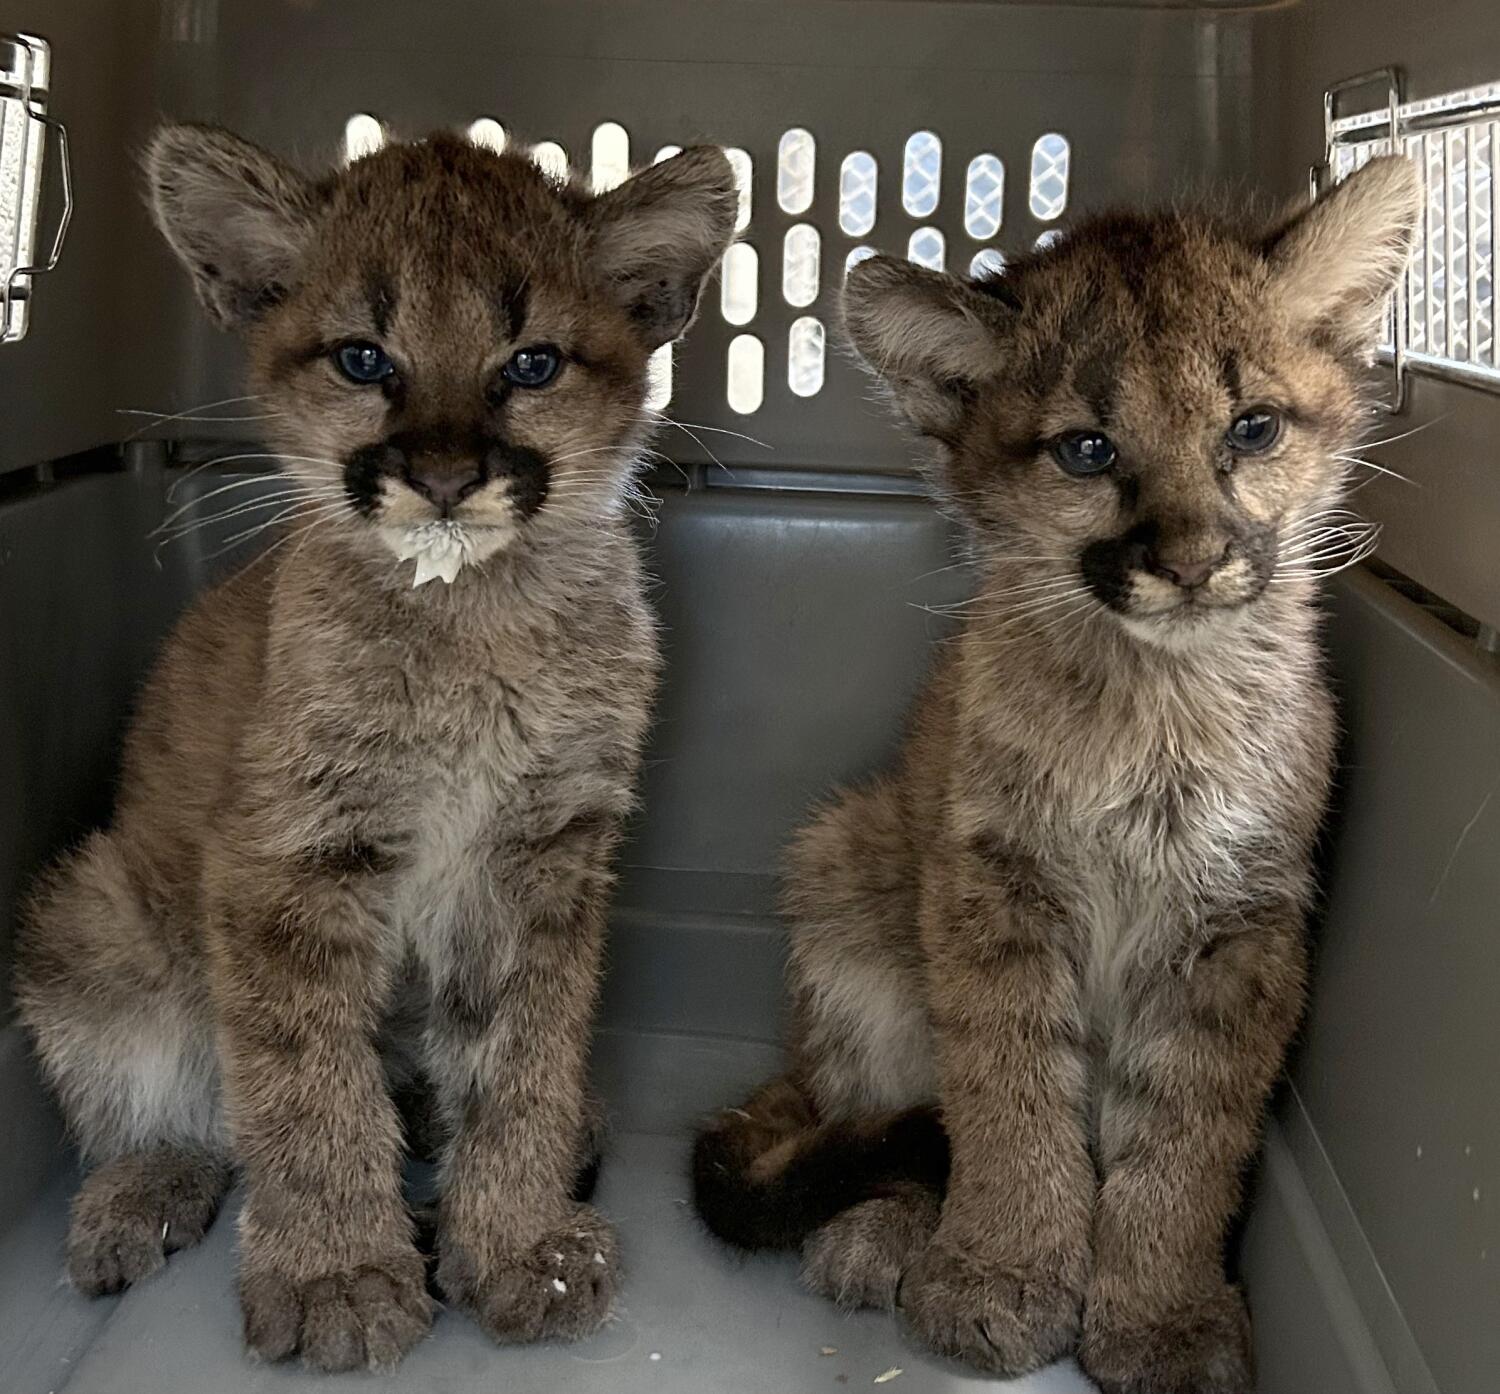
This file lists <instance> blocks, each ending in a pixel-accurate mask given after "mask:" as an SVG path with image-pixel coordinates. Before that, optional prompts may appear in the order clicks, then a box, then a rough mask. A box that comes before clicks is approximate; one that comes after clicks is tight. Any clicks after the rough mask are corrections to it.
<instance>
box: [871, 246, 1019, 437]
mask: <svg viewBox="0 0 1500 1394" xmlns="http://www.w3.org/2000/svg"><path fill="white" fill-rule="evenodd" d="M986 284H989V285H991V286H992V289H991V290H989V291H982V290H977V289H975V287H974V286H973V285H972V284H971V283H969V282H966V281H960V280H959V279H958V278H957V277H956V276H949V275H946V274H944V273H943V272H941V271H929V270H927V269H926V268H924V267H920V266H913V265H912V264H911V263H910V262H907V261H901V260H899V259H897V258H896V257H888V256H874V257H867V258H866V259H865V260H864V261H861V262H859V263H858V264H857V265H856V266H855V267H854V268H853V269H852V270H851V271H850V272H849V275H848V277H847V278H846V279H845V281H844V296H843V312H844V330H845V333H846V334H847V335H848V338H849V341H850V342H851V343H852V344H853V345H854V347H855V349H856V350H857V351H858V353H859V356H860V357H861V358H863V359H864V360H865V363H866V364H867V365H868V366H869V368H870V370H871V371H872V372H873V373H874V374H875V376H876V377H878V378H879V379H880V380H881V381H882V382H883V383H885V385H886V386H887V387H889V388H890V390H891V392H892V394H893V395H894V396H895V398H896V403H897V405H898V406H899V407H900V408H901V410H902V411H903V412H904V413H905V414H906V416H907V417H908V418H909V419H910V420H911V422H912V424H913V425H914V426H916V427H917V428H918V429H919V430H921V431H924V432H926V433H928V434H930V435H935V436H938V437H943V436H945V435H947V434H949V433H950V432H951V431H952V430H953V429H954V428H955V427H956V426H957V424H958V421H959V418H960V416H961V414H962V409H963V401H964V398H965V396H966V395H967V394H968V392H969V390H970V389H971V388H972V387H973V385H974V384H975V383H977V382H980V381H982V380H983V379H984V378H986V377H989V376H991V375H992V374H993V373H994V372H996V371H997V370H998V368H999V366H1000V351H1001V342H1002V339H1003V337H1004V335H1005V333H1006V332H1007V330H1008V328H1009V325H1010V322H1011V320H1012V319H1013V317H1014V306H1013V303H1012V302H1011V301H1010V300H1009V299H1008V297H1006V296H1004V295H1003V294H1002V293H1001V290H1002V287H1001V285H1000V283H999V281H994V282H987V283H986Z"/></svg>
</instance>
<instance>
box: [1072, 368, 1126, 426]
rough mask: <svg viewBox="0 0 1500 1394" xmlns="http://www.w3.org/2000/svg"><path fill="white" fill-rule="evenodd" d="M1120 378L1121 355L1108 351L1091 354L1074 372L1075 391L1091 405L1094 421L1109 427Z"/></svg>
mask: <svg viewBox="0 0 1500 1394" xmlns="http://www.w3.org/2000/svg"><path fill="white" fill-rule="evenodd" d="M1119 378H1120V355H1119V354H1118V353H1111V352H1108V351H1106V350H1103V349H1101V350H1099V351H1097V352H1095V353H1091V354H1089V355H1088V356H1087V357H1086V358H1084V359H1083V360H1082V361H1081V362H1080V363H1079V364H1078V366H1077V367H1076V368H1075V369H1074V370H1073V390H1074V391H1075V392H1077V393H1078V395H1079V396H1080V397H1082V398H1083V400H1084V401H1085V402H1087V403H1088V405H1089V410H1090V411H1092V412H1093V413H1094V419H1095V420H1096V421H1097V422H1098V423H1099V424H1100V425H1101V426H1107V425H1109V423H1110V421H1111V419H1112V418H1113V416H1114V410H1115V388H1116V386H1117V385H1118V383H1119Z"/></svg>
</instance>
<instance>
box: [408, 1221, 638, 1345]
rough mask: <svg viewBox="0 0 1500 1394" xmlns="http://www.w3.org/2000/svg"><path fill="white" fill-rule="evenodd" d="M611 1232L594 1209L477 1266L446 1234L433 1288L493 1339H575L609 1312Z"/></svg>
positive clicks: (615, 1256) (615, 1257) (614, 1259)
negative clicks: (498, 1259) (525, 1245)
mask: <svg viewBox="0 0 1500 1394" xmlns="http://www.w3.org/2000/svg"><path fill="white" fill-rule="evenodd" d="M619 1266H620V1259H619V1246H618V1244H617V1243H616V1241H615V1235H614V1231H613V1230H612V1229H611V1228H610V1227H609V1224H608V1223H607V1222H606V1220H605V1219H604V1217H603V1216H602V1215H600V1214H599V1212H598V1211H597V1210H595V1209H593V1207H592V1206H588V1205H580V1206H577V1207H575V1209H574V1211H573V1213H572V1216H571V1218H570V1219H569V1220H568V1221H567V1222H566V1223H564V1224H563V1225H561V1226H560V1227H559V1228H557V1229H555V1230H553V1231H552V1232H551V1233H550V1234H545V1235H543V1236H542V1238H541V1239H539V1240H537V1242H536V1243H535V1244H533V1245H532V1246H531V1248H530V1249H528V1250H526V1251H525V1252H523V1253H520V1254H517V1255H515V1256H514V1257H511V1258H508V1259H505V1260H502V1261H501V1262H499V1263H492V1264H489V1265H488V1266H486V1267H484V1268H481V1267H480V1266H479V1265H478V1264H477V1263H476V1262H475V1260H474V1256H473V1253H472V1251H471V1250H470V1249H468V1248H466V1247H465V1245H464V1243H463V1241H462V1239H461V1238H457V1237H449V1236H444V1238H443V1240H442V1257H441V1259H440V1260H439V1262H438V1272H437V1280H438V1286H439V1287H440V1288H442V1290H443V1292H444V1294H445V1295H446V1296H447V1297H448V1298H449V1300H450V1301H452V1302H453V1303H454V1304H456V1305H457V1306H460V1307H462V1308H464V1310H466V1311H467V1312H469V1313H470V1314H471V1315H472V1316H473V1317H474V1319H475V1320H476V1321H477V1322H478V1323H479V1324H480V1325H481V1326H482V1327H483V1328H484V1329H485V1330H486V1331H487V1332H489V1334H490V1335H491V1336H492V1337H493V1338H494V1339H495V1340H497V1341H499V1342H501V1343H502V1344H506V1345H510V1344H514V1343H517V1342H522V1341H540V1340H545V1339H546V1338H548V1337H556V1338H559V1339H561V1340H565V1341H576V1340H578V1339H579V1338H580V1337H583V1336H588V1335H590V1334H591V1333H593V1332H594V1331H597V1330H598V1329H599V1327H600V1326H602V1325H603V1324H604V1321H605V1319H606V1318H607V1317H608V1316H609V1313H610V1308H611V1307H612V1306H613V1304H614V1299H615V1288H616V1286H617V1283H618V1281H619Z"/></svg>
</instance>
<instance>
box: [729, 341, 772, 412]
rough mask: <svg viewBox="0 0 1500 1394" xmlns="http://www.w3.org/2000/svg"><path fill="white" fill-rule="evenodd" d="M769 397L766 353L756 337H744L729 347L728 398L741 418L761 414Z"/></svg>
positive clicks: (731, 342) (732, 342) (731, 343)
mask: <svg viewBox="0 0 1500 1394" xmlns="http://www.w3.org/2000/svg"><path fill="white" fill-rule="evenodd" d="M765 393H766V350H765V346H764V345H763V344H762V343H761V341H760V340H759V339H757V338H756V337H755V335H754V334H740V335H737V336H736V337H735V338H734V339H732V340H731V341H730V344H729V372H728V375H727V388H726V391H725V397H726V398H727V399H728V402H729V405H730V406H731V407H732V408H733V409H734V410H735V411H737V412H739V414H740V415H741V416H749V415H750V413H751V412H755V411H759V410H760V404H761V402H762V401H763V400H764V399H765Z"/></svg>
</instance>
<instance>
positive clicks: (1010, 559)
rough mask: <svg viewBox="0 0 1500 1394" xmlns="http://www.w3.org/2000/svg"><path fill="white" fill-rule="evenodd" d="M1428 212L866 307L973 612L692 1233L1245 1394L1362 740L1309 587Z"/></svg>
mask: <svg viewBox="0 0 1500 1394" xmlns="http://www.w3.org/2000/svg"><path fill="white" fill-rule="evenodd" d="M1420 207H1421V195H1420V192H1419V188H1418V180H1417V176H1416V174H1415V172H1414V170H1413V168H1412V166H1411V165H1410V164H1409V163H1408V162H1407V161H1405V160H1401V159H1385V160H1376V161H1373V162H1372V163H1371V164H1370V165H1368V166H1367V167H1366V168H1365V169H1363V170H1362V171H1361V172H1359V173H1358V174H1356V175H1354V176H1353V177H1351V178H1350V179H1349V180H1348V181H1347V182H1346V183H1344V184H1342V185H1340V186H1339V187H1338V188H1336V189H1334V190H1333V191H1331V192H1330V193H1329V194H1327V195H1326V196H1325V197H1323V198H1322V199H1320V200H1319V201H1318V202H1317V203H1315V204H1314V205H1313V206H1311V207H1310V208H1306V209H1303V210H1300V211H1298V212H1297V213H1296V214H1295V215H1293V216H1290V217H1287V218H1285V219H1283V220H1280V221H1278V222H1276V223H1274V224H1272V225H1270V226H1264V225H1257V224H1256V223H1255V222H1253V221H1249V220H1242V221H1239V222H1233V223H1232V222H1228V221H1221V220H1218V219H1215V218H1212V217H1208V216H1204V215H1200V214H1195V213H1189V212H1182V213H1167V214H1160V215H1149V214H1119V215H1115V216H1103V217H1096V218H1093V219H1090V220H1086V221H1083V222H1081V223H1080V224H1079V225H1078V226H1077V227H1076V228H1075V229H1073V230H1072V231H1070V232H1068V233H1067V234H1065V235H1064V236H1063V237H1062V239H1061V240H1060V242H1058V243H1057V244H1056V245H1055V246H1054V247H1052V248H1051V249H1049V250H1046V251H1044V252H1039V253H1036V254H1034V255H1029V256H1026V257H1023V258H1020V259H1018V260H1016V261H1015V262H1013V263H1012V264H1010V265H1009V266H1007V267H1006V268H1005V269H1004V271H1003V272H1002V273H1000V274H998V275H996V276H993V277H991V278H988V279H982V280H978V281H964V280H960V279H958V278H956V277H953V276H945V275H942V274H939V273H936V272H932V271H926V270H923V269H921V268H918V267H915V266H911V265H908V264H906V263H904V262H899V261H895V260H892V259H890V258H883V257H877V258H874V259H872V260H869V261H866V262H863V263H862V264H860V265H859V266H857V267H856V268H855V269H854V270H853V271H852V272H851V273H850V275H849V279H848V282H847V286H846V290H845V302H844V303H845V318H846V324H847V329H848V333H849V336H850V338H851V339H852V340H853V343H854V346H855V347H856V348H857V350H858V351H859V353H860V354H861V355H862V357H863V358H864V359H865V360H866V361H867V362H868V364H869V365H870V367H871V369H872V370H873V371H874V372H875V373H876V374H877V376H878V377H879V378H880V379H881V381H882V383H883V384H884V386H885V387H886V389H887V390H888V391H889V393H890V396H891V397H892V398H893V400H894V402H895V404H896V406H897V407H898V408H899V410H900V411H901V412H902V413H903V415H904V416H905V417H906V418H907V420H908V421H909V422H910V423H911V424H912V425H913V426H914V427H915V428H916V429H917V431H918V432H920V433H921V435H922V436H923V437H925V438H926V440H927V441H928V442H929V443H930V445H931V447H932V448H931V458H930V460H929V461H928V469H929V477H930V479H931V481H932V483H933V486H934V489H935V491H936V493H937V495H938V497H939V499H940V500H941V502H942V503H943V505H944V506H945V507H946V508H948V509H949V510H950V511H951V512H952V513H953V515H954V516H955V517H956V518H957V519H959V520H960V521H961V522H962V523H963V524H964V525H965V527H966V529H967V534H968V538H969V541H970V544H971V548H972V558H973V562H974V569H975V574H976V594H975V598H974V600H973V602H972V604H971V605H969V607H968V608H967V611H966V613H965V617H964V620H963V624H962V628H961V631H960V633H959V634H958V635H957V637H956V639H955V641H954V642H953V643H952V644H951V645H948V646H945V650H944V653H943V656H942V658H941V659H940V660H939V662H938V664H937V666H936V669H935V671H934V673H933V675H932V677H931V679H930V681H929V685H928V687H927V689H926V691H925V693H924V694H923V695H922V696H921V698H920V699H919V700H918V703H917V705H916V708H915V711H914V712H913V714H912V719H911V728H910V731H909V734H908V736H907V739H906V741H905V744H904V747H903V750H902V754H901V758H900V761H899V763H898V765H897V767H896V769H895V770H894V771H892V772H891V773H889V774H886V775H883V776H881V777H880V778H878V779H876V780H874V781H873V782H871V783H869V784H867V785H865V786H864V787H861V788H857V789H853V790H849V791H846V792H843V793H841V794H840V795H838V796H837V797H836V798H835V799H834V800H833V801H832V802H830V803H829V804H828V805H827V806H826V807H825V808H824V809H823V810H822V811H821V812H820V813H819V814H818V816H817V817H816V818H815V819H814V821H813V822H812V823H811V824H810V825H809V826H808V827H807V828H806V829H805V830H804V831H803V832H802V833H801V834H800V835H799V837H798V838H797V840H796V842H795V844H794V846H793V848H792V851H791V856H790V862H789V868H788V876H787V883H786V895H785V907H786V911H787V915H788V918H789V919H790V922H791V928H792V944H791V966H790V986H791V992H792V999H793V1029H792V1038H791V1042H790V1050H789V1055H790V1060H789V1066H788V1069H787V1072H786V1074H785V1075H783V1076H782V1077H780V1078H779V1079H776V1080H774V1081H772V1082H771V1083H769V1084H767V1085H765V1086H764V1087H763V1088H762V1089H761V1090H760V1091H758V1092H757V1093H756V1094H755V1095H753V1096H752V1097H751V1098H750V1099H749V1100H748V1101H746V1103H745V1104H744V1106H743V1108H741V1109H734V1110H728V1111H726V1112H725V1113H724V1114H722V1115H721V1116H720V1117H718V1118H717V1119H715V1120H714V1121H713V1122H712V1123H711V1124H710V1125H709V1126H708V1127H707V1128H706V1130H705V1131H704V1132H703V1133H702V1134H701V1136H700V1138H699V1141H698V1146H697V1152H696V1156H695V1167H694V1175H695V1188H696V1196H697V1203H698V1206H699V1209H700V1212H701V1213H702V1214H703V1216H704V1218H705V1219H706V1221H707V1222H708V1224H709V1225H710V1226H711V1227H712V1228H713V1229H714V1230H716V1231H717V1232H718V1233H719V1234H721V1235H722V1236H723V1237H725V1238H726V1239H729V1240H731V1241H733V1242H735V1243H737V1244H740V1245H743V1246H746V1247H751V1248H755V1247H768V1246H800V1247H801V1249H802V1253H803V1275H804V1278H805V1280H806V1281H807V1282H808V1283H809V1284H810V1285H811V1286H812V1287H813V1288H814V1289H816V1290H818V1291H820V1292H823V1293H826V1294H828V1295H829V1296H831V1297H833V1298H835V1299H836V1300H838V1301H839V1302H841V1303H843V1304H846V1305H853V1306H858V1305H874V1306H884V1307H888V1308H893V1309H895V1310H896V1311H897V1312H898V1313H899V1314H900V1316H901V1318H902V1320H903V1321H904V1323H905V1324H906V1326H907V1328H908V1329H909V1331H910V1332H911V1333H912V1335H913V1336H914V1337H915V1338H916V1339H917V1340H919V1341H921V1342H922V1343H923V1344H925V1345H927V1346H929V1347H930V1348H932V1349H934V1350H936V1351H938V1352H940V1353H942V1354H945V1355H950V1356H956V1357H959V1358H962V1359H965V1360H968V1361H970V1362H971V1363H973V1364H975V1365H978V1366H980V1367H982V1368H983V1369H985V1370H988V1371H991V1372H994V1373H996V1374H1000V1375H1004V1376H1015V1375H1020V1374H1022V1373H1024V1372H1026V1371H1028V1370H1032V1369H1034V1368H1036V1367H1037V1366H1039V1365H1042V1364H1044V1363H1046V1362H1047V1361H1050V1360H1054V1359H1056V1358H1058V1357H1059V1356H1062V1355H1064V1354H1067V1353H1069V1352H1070V1351H1073V1350H1074V1349H1075V1348H1076V1349H1077V1351H1078V1355H1079V1359H1080V1361H1081V1362H1082V1364H1083V1366H1084V1368H1085V1369H1086V1370H1087V1371H1088V1373H1089V1374H1090V1375H1091V1376H1092V1377H1093V1378H1094V1379H1095V1380H1096V1381H1097V1382H1098V1384H1099V1385H1100V1387H1101V1388H1102V1389H1104V1390H1105V1391H1109V1392H1110V1394H1119V1392H1122V1391H1130V1392H1131V1394H1249V1390H1250V1389H1251V1387H1252V1383H1253V1380H1252V1373H1251V1364H1250V1344H1249V1320H1248V1316H1247V1312H1246V1307H1245V1303H1244V1300H1243V1298H1242V1296H1241V1294H1240V1293H1239V1291H1238V1290H1237V1289H1236V1288H1235V1287H1234V1286H1233V1285H1231V1284H1230V1283H1229V1282H1228V1281H1227V1280H1226V1277H1225V1270H1224V1252H1223V1250H1224V1245H1225V1242H1226V1235H1227V1233H1228V1230H1229V1226H1230V1222H1231V1220H1232V1217H1233V1215H1234V1212H1235V1210H1236V1207H1237V1206H1238V1204H1239V1201H1240V1182H1241V1175H1242V1173H1243V1171H1244V1169H1245V1167H1246V1165H1247V1163H1248V1162H1249V1161H1250V1160H1251V1158H1252V1156H1253V1154H1254V1151H1255V1148H1256V1143H1257V1138H1258V1135H1259V1131H1260V1125H1261V1117H1262V1112H1263V1110H1264V1107H1265V1104H1266V1099H1267V1096H1268V1094H1269V1091H1270V1089H1271V1086H1272V1083H1273V1081H1274V1080H1275V1078H1276V1076H1277V1074H1278V1072H1279V1071H1280V1069H1281V1064H1282V1058H1283V1054H1284V1052H1285V1050H1286V1047H1287V1043H1288V1041H1289V1039H1290V1037H1291V1034H1292V1032H1293V1030H1294V1028H1295V1026H1296V1023H1297V1021H1298V1018H1299V1016H1300V1013H1301V1011H1302V1004H1303V991H1304V977H1305V971H1306V968H1305V959H1306V955H1305V949H1304V925H1303V922H1304V917H1305V914H1306V910H1307V906H1308V903H1309V900H1310V897H1311V894H1312V877H1311V867H1310V853H1311V848H1312V844H1313V840H1314V837H1315V835H1316V832H1317V829H1318V826H1319V822H1320V819H1321V817H1322V813H1323V808H1324V803H1325V799H1326V795H1327V789H1328V783H1329V775H1330V768H1331V760H1332V750H1333V732H1334V713H1333V706H1332V703H1331V701H1330V698H1329V693H1328V690H1327V687H1326V685H1325V682H1324V679H1323V676H1322V672H1321V668H1322V664H1321V659H1320V654H1319V646H1318V641H1317V585H1318V582H1319V581H1320V579H1321V578H1322V577H1323V576H1325V575H1327V574H1330V573H1331V572H1333V571H1336V570H1338V569H1339V568H1340V567H1341V566H1343V565H1347V564H1351V563H1352V562H1354V561H1355V560H1357V559H1359V558H1360V557H1361V556H1362V555H1364V554H1365V553H1366V552H1367V550H1368V549H1369V548H1370V546H1371V545H1372V541H1373V538H1372V533H1371V530H1370V529H1369V528H1368V527H1367V526H1366V525H1364V524H1363V523H1361V522H1360V521H1359V520H1358V518H1357V517H1356V515H1354V514H1353V513H1351V512H1349V511H1347V510H1346V509H1345V508H1344V507H1343V505H1342V503H1341V498H1342V494H1343V489H1344V486H1345V483H1346V477H1347V475H1348V473H1349V468H1350V467H1349V465H1348V464H1347V463H1346V460H1347V459H1348V458H1349V452H1350V451H1351V450H1352V449H1353V447H1354V445H1355V443H1356V441H1357V440H1358V438H1359V435H1360V433H1361V431H1362V430H1363V428H1364V427H1365V425H1366V423H1367V421H1368V420H1369V416H1370V414H1369V411H1368V407H1367V404H1366V403H1365V401H1364V399H1363V395H1362V384H1363V382H1364V379H1365V374H1364V371H1363V369H1364V364H1365V361H1366V359H1367V358H1368V353H1369V349H1370V345H1371V343H1372V341H1373V338H1374V333H1375V329H1376V325H1377V322H1378V320H1379V317H1380V314H1381V309H1382V305H1383V303H1384V299H1385V296H1386V294H1387V292H1388V291H1389V290H1390V289H1391V287H1392V286H1393V284H1394V283H1395V281H1396V279H1397V277H1398V276H1399V274H1400V272H1401V269H1402V267H1403V266H1404V265H1405V261H1406V258H1407V255H1408V252H1409V248H1410V244H1411V241H1412V237H1413V232H1414V228H1415V225H1416V222H1417V218H1418V214H1419V210H1420Z"/></svg>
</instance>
